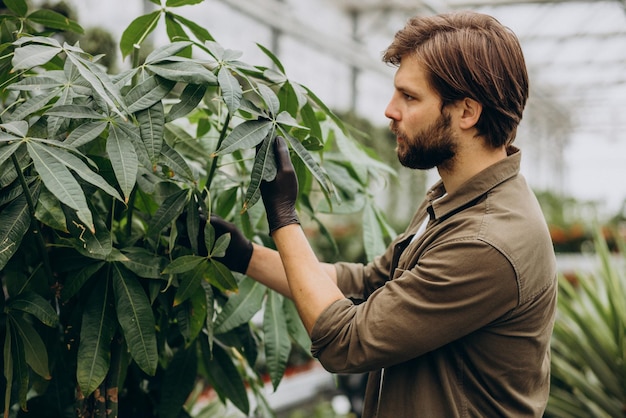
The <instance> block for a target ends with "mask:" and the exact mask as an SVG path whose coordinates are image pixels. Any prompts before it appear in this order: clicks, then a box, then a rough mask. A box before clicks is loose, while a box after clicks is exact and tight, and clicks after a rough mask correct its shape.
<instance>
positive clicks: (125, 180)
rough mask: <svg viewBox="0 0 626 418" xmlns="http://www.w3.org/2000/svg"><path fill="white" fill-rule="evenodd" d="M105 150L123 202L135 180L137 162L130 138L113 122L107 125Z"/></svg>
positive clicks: (125, 200)
mask: <svg viewBox="0 0 626 418" xmlns="http://www.w3.org/2000/svg"><path fill="white" fill-rule="evenodd" d="M106 150H107V153H108V154H109V159H110V160H111V164H112V166H113V171H114V173H115V177H116V178H117V182H118V184H119V186H120V188H121V189H122V193H123V194H124V202H128V197H129V196H130V193H131V192H132V190H133V187H134V186H135V182H136V181H137V172H138V170H139V163H138V161H137V154H136V153H135V148H134V147H133V144H132V143H131V140H130V138H128V136H127V135H125V132H124V131H123V130H122V129H121V128H120V127H119V126H117V125H115V124H111V125H110V127H109V137H108V139H107V143H106Z"/></svg>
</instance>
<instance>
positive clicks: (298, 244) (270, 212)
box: [253, 137, 345, 334]
mask: <svg viewBox="0 0 626 418" xmlns="http://www.w3.org/2000/svg"><path fill="white" fill-rule="evenodd" d="M274 141H275V142H274V144H273V145H274V149H275V157H276V177H275V178H274V180H272V181H265V180H263V181H261V186H260V187H261V196H262V198H263V205H264V206H265V212H266V214H267V221H268V224H269V227H270V234H271V235H272V238H273V239H274V243H275V244H276V248H277V249H278V253H279V255H280V260H282V264H283V266H284V273H285V277H286V282H287V284H288V289H289V292H290V294H291V298H292V299H293V301H294V302H295V304H296V307H297V308H298V313H299V314H300V319H302V322H303V323H304V326H305V328H306V329H307V331H308V332H309V334H310V333H311V330H312V329H313V325H315V322H316V321H317V319H318V318H319V316H320V315H321V313H322V312H323V311H324V310H325V309H326V308H327V307H328V306H330V305H331V304H332V303H333V302H335V301H337V300H340V299H344V298H345V296H344V295H343V293H342V292H341V290H339V288H338V287H337V283H336V282H337V278H336V273H335V272H334V271H333V272H331V273H329V271H328V269H327V268H326V267H324V266H323V265H322V264H321V263H320V262H319V260H318V259H317V257H316V256H315V254H314V253H313V249H312V248H311V246H310V245H309V242H308V241H307V239H306V236H305V235H304V231H303V230H302V227H301V226H300V221H299V219H298V215H297V213H296V208H295V205H296V199H297V197H298V179H297V177H296V173H295V170H294V167H293V165H292V164H291V159H290V158H289V148H287V143H286V142H285V140H284V139H283V138H281V137H277V138H276V139H275V140H274ZM270 257H275V256H269V255H268V256H267V257H265V258H268V259H269V258H270ZM253 258H254V257H253ZM273 263H274V266H276V265H277V263H276V261H273ZM275 271H276V270H274V272H275ZM281 287H282V286H281ZM283 290H286V289H284V288H283Z"/></svg>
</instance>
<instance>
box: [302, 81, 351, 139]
mask: <svg viewBox="0 0 626 418" xmlns="http://www.w3.org/2000/svg"><path fill="white" fill-rule="evenodd" d="M298 86H299V87H302V88H303V89H304V90H305V91H306V94H307V96H308V97H309V98H310V99H311V100H312V101H313V103H315V104H316V105H317V106H319V108H320V109H321V110H322V111H323V112H324V113H325V114H326V115H327V116H328V117H330V119H331V120H332V121H333V122H334V123H335V125H337V127H338V128H339V129H341V132H343V134H344V135H348V129H347V128H346V126H345V125H344V123H343V121H342V120H341V119H339V118H338V117H337V115H335V114H334V113H333V112H332V110H330V109H329V108H328V106H326V104H325V103H324V102H323V101H321V100H320V99H319V97H317V96H316V95H315V93H313V91H312V90H311V89H309V88H308V87H306V86H303V85H301V84H294V88H297V87H298Z"/></svg>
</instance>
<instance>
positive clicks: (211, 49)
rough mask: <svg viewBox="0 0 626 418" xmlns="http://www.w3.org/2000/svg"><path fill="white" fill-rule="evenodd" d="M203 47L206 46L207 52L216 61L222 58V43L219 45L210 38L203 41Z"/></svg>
mask: <svg viewBox="0 0 626 418" xmlns="http://www.w3.org/2000/svg"><path fill="white" fill-rule="evenodd" d="M204 47H205V48H206V50H207V52H208V53H209V54H210V55H211V56H212V57H213V58H214V59H215V60H216V61H218V62H219V61H223V58H224V48H223V47H222V45H220V44H219V43H217V42H215V41H213V40H210V41H206V42H205V43H204Z"/></svg>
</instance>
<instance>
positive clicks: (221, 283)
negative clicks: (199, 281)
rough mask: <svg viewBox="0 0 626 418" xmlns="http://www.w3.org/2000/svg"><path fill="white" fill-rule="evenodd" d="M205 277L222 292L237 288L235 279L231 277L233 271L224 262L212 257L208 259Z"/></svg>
mask: <svg viewBox="0 0 626 418" xmlns="http://www.w3.org/2000/svg"><path fill="white" fill-rule="evenodd" d="M206 279H207V281H208V282H209V283H211V284H212V285H213V286H215V287H217V288H218V289H219V290H221V291H222V292H226V291H231V290H236V289H237V281H236V280H235V278H234V277H233V273H232V272H231V271H230V270H229V269H228V267H226V266H225V265H224V264H222V263H220V262H219V261H215V260H213V259H210V260H209V269H208V271H207V275H206Z"/></svg>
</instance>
